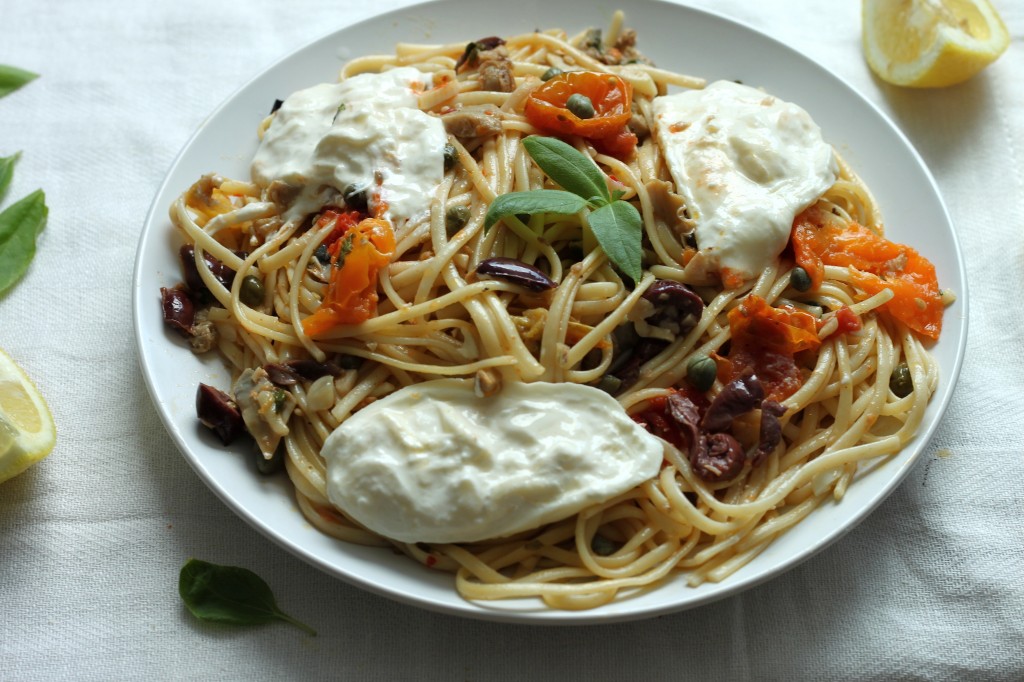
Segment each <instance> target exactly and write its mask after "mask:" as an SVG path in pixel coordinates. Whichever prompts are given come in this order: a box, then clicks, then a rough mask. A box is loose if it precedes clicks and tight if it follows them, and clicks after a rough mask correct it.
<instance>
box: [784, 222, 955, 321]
mask: <svg viewBox="0 0 1024 682" xmlns="http://www.w3.org/2000/svg"><path fill="white" fill-rule="evenodd" d="M793 253H794V255H795V256H796V262H797V264H799V265H800V267H802V268H803V269H804V270H806V271H807V274H809V275H810V276H811V281H812V283H813V285H814V287H818V286H820V285H821V281H822V279H823V277H824V272H825V266H826V265H837V266H841V267H849V268H853V276H852V277H851V280H852V282H853V285H854V286H856V287H857V288H858V289H861V290H862V291H864V292H865V293H867V294H868V295H869V296H872V295H874V294H877V293H878V292H879V291H881V290H882V289H891V290H892V292H893V294H894V295H893V297H892V300H890V301H889V302H888V303H885V304H884V305H882V307H881V310H882V311H884V312H885V313H887V314H889V315H891V316H892V317H894V318H896V319H897V320H899V321H901V322H903V324H905V325H907V326H908V327H910V328H911V329H913V330H914V331H916V332H918V333H919V334H923V335H924V336H927V337H929V338H932V339H937V338H939V332H941V331H942V309H943V306H942V295H941V294H940V293H939V284H938V281H937V279H936V277H935V266H934V265H932V264H931V263H930V262H929V261H928V259H927V258H925V257H924V256H922V255H921V254H919V253H918V252H917V251H915V250H914V249H912V248H911V247H909V246H904V245H903V244H897V243H895V242H891V241H889V240H888V239H885V238H884V237H881V236H879V235H877V234H875V233H874V232H872V231H871V230H869V229H868V228H866V227H863V226H862V225H858V224H857V223H855V222H845V221H839V220H835V219H833V218H832V217H830V215H828V214H826V213H825V212H824V211H822V210H821V209H820V208H817V207H814V206H812V207H811V208H809V209H807V210H806V211H804V212H803V213H801V214H800V215H798V216H797V217H796V220H794V221H793Z"/></svg>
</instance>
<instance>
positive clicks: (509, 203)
mask: <svg viewBox="0 0 1024 682" xmlns="http://www.w3.org/2000/svg"><path fill="white" fill-rule="evenodd" d="M586 207H587V201H586V199H583V198H581V197H578V196H576V195H575V194H572V193H570V192H563V191H562V190H558V189H535V190H533V191H531V192H512V193H510V194H502V195H501V196H500V197H498V198H496V199H495V200H494V202H492V203H491V207H490V208H489V209H487V215H486V216H484V229H485V230H486V229H489V228H490V227H491V226H492V225H494V223H496V222H498V221H499V220H501V219H502V218H504V217H505V216H510V215H519V214H522V213H526V214H528V215H533V214H535V213H556V214H558V215H572V214H573V213H579V212H580V211H582V210H583V209H584V208H586Z"/></svg>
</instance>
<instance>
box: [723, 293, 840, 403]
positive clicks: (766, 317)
mask: <svg viewBox="0 0 1024 682" xmlns="http://www.w3.org/2000/svg"><path fill="white" fill-rule="evenodd" d="M729 330H730V332H731V335H732V341H731V342H730V344H729V355H728V356H727V357H724V358H723V357H717V358H716V359H717V361H718V378H719V380H721V381H722V382H723V383H728V382H730V381H732V380H733V379H737V378H739V377H740V376H742V375H743V374H745V373H746V372H747V371H751V370H752V371H753V372H754V374H756V375H757V378H758V379H760V381H761V384H762V385H763V386H764V389H765V393H766V394H767V397H768V398H769V399H770V400H776V401H782V400H785V399H786V398H788V397H789V396H791V395H793V394H794V393H795V392H796V391H797V389H799V388H800V387H801V386H803V383H804V379H803V373H802V372H801V371H800V368H799V367H798V366H797V364H796V359H795V357H794V356H795V355H796V354H797V353H800V352H801V351H805V350H815V349H817V348H818V347H819V346H820V345H821V340H820V339H819V338H818V325H817V320H815V319H814V316H813V315H811V314H809V313H805V312H803V311H802V310H797V309H796V308H794V307H792V306H788V305H783V306H779V307H777V308H773V307H772V306H770V305H768V302H767V301H765V300H764V299H763V298H761V297H760V296H754V295H753V294H751V295H750V296H747V297H746V298H744V299H743V300H742V301H741V302H740V304H739V305H738V306H736V307H735V308H733V309H732V310H730V311H729Z"/></svg>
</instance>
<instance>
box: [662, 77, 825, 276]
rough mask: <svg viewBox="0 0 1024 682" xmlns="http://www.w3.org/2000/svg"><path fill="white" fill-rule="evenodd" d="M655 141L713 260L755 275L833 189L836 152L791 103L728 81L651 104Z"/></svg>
mask: <svg viewBox="0 0 1024 682" xmlns="http://www.w3.org/2000/svg"><path fill="white" fill-rule="evenodd" d="M653 109H654V118H655V121H654V123H655V131H656V135H657V140H658V145H659V146H660V147H661V151H662V154H664V156H665V160H666V162H667V164H668V168H669V171H670V172H671V174H672V179H673V181H674V182H675V185H676V192H678V193H679V194H680V195H682V197H683V198H684V199H685V201H686V204H687V206H688V208H689V210H690V215H691V217H692V218H693V219H694V221H695V223H696V238H697V247H698V249H699V250H700V252H701V253H702V254H703V255H704V256H705V258H707V259H708V260H709V262H710V263H711V264H712V265H715V266H717V267H718V268H719V269H722V268H728V269H730V270H732V271H733V272H735V273H736V274H738V275H741V276H742V277H743V278H744V279H751V278H753V277H756V276H757V275H758V274H760V273H761V271H762V270H763V269H764V268H765V267H766V266H767V265H768V264H769V263H771V261H772V260H773V259H774V258H776V257H777V256H778V255H779V254H780V253H781V252H782V250H783V249H784V248H785V246H786V243H787V241H788V240H789V234H790V230H791V228H792V225H793V218H795V217H796V215H797V214H798V213H799V212H800V211H802V210H804V209H805V208H807V207H808V206H809V205H811V204H812V203H813V202H814V201H815V200H816V199H817V198H818V197H820V196H821V194H822V193H824V191H825V190H826V189H828V188H829V187H831V186H832V184H833V183H834V182H835V180H836V176H837V173H838V165H837V163H836V159H835V154H834V152H833V150H832V147H831V146H830V145H828V144H827V143H826V142H825V141H824V140H823V139H822V136H821V129H820V128H819V127H818V126H817V124H815V122H814V121H813V120H811V117H810V115H809V114H808V113H807V112H806V111H804V110H803V109H801V108H800V107H798V106H797V105H795V104H791V103H789V102H784V101H782V100H780V99H779V98H777V97H773V96H771V95H768V94H766V93H764V92H762V91H761V90H757V89H755V88H751V87H748V86H746V85H740V84H738V83H733V82H731V81H716V82H714V83H711V84H710V85H709V86H708V87H706V88H705V89H703V90H691V91H687V92H681V93H678V94H674V95H667V96H664V97H656V98H655V99H654V101H653Z"/></svg>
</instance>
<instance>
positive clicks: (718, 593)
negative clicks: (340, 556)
mask: <svg viewBox="0 0 1024 682" xmlns="http://www.w3.org/2000/svg"><path fill="white" fill-rule="evenodd" d="M464 1H465V0H423V1H422V2H414V3H411V4H407V5H404V6H402V7H398V8H395V9H392V10H389V11H387V12H381V13H374V14H371V15H369V16H366V17H363V18H361V19H358V20H354V21H342V22H341V23H339V24H338V25H336V26H334V27H333V28H332V29H331V30H329V31H327V32H325V33H324V34H323V35H321V36H319V37H317V38H314V39H313V40H310V41H307V42H305V43H303V44H301V45H299V46H298V47H296V48H295V49H293V50H291V51H289V52H287V53H286V54H284V55H283V56H281V57H279V58H277V59H275V60H273V61H271V62H269V63H267V64H265V65H263V66H262V67H258V69H257V71H256V72H255V73H254V75H253V76H251V77H250V78H249V79H247V80H245V81H244V82H243V83H242V84H241V85H239V86H238V87H237V88H236V89H234V90H233V91H232V92H231V93H230V94H229V95H228V96H227V97H226V98H224V99H223V100H222V101H221V102H220V103H219V104H218V105H217V106H216V107H215V108H214V109H213V110H212V111H211V112H210V113H209V114H207V115H206V116H205V117H204V118H203V119H202V120H201V121H200V122H199V124H198V125H197V127H196V128H195V130H194V131H193V132H192V134H191V135H189V137H188V139H187V140H186V142H185V143H184V144H183V146H182V147H181V149H180V150H179V151H178V153H177V154H176V155H175V156H174V159H173V160H172V161H171V163H170V165H169V166H168V167H167V170H166V171H165V173H164V176H163V179H162V181H161V182H160V184H159V186H158V187H157V189H156V190H155V192H154V194H153V198H152V200H151V202H150V207H149V210H148V211H147V212H146V216H145V219H144V221H143V224H142V229H141V231H140V234H139V241H138V244H137V247H136V251H135V263H134V267H133V271H132V322H133V331H134V335H135V343H136V350H137V354H138V357H137V359H138V363H139V366H140V369H141V370H142V375H143V378H144V383H145V385H146V389H147V392H148V393H149V397H150V399H151V400H152V402H153V404H154V407H155V408H156V412H157V414H158V415H159V417H160V420H161V422H162V423H163V425H164V428H165V429H166V431H167V432H168V433H169V434H170V435H171V438H172V440H173V441H174V444H175V446H176V447H177V448H178V450H179V451H180V453H181V454H182V456H183V457H184V458H185V460H186V461H187V462H188V463H189V465H190V466H191V467H192V469H193V470H194V471H195V472H196V473H197V474H198V475H199V478H200V479H201V480H202V481H203V483H204V484H205V485H206V486H207V487H208V488H209V489H210V490H211V491H213V492H214V494H215V495H216V496H217V497H218V498H219V499H220V500H221V502H223V503H224V504H225V505H226V506H227V507H228V508H229V509H230V510H231V511H232V512H233V513H234V514H235V515H237V516H239V517H240V518H242V519H243V520H244V521H245V522H246V523H248V524H249V525H250V526H252V527H253V528H254V529H256V530H257V531H259V532H260V533H261V534H262V535H263V536H265V537H267V538H268V539H270V540H272V541H273V542H274V543H275V544H277V545H278V546H280V547H282V548H283V549H285V550H287V551H288V552H290V553H292V554H293V555H295V556H296V557H298V558H299V559H301V560H302V561H304V562H305V563H307V564H310V565H312V566H315V567H316V568H318V569H320V570H321V571H324V572H325V573H327V574H328V575H330V576H332V577H336V578H341V579H342V580H344V581H345V582H347V583H349V584H350V585H353V586H355V587H357V588H359V589H362V590H366V591H368V592H371V593H373V594H377V595H380V596H383V597H386V598H389V599H392V600H394V601H398V602H400V603H404V604H409V605H412V606H416V607H419V608H423V609H427V610H429V611H434V612H438V613H444V614H447V615H455V616H461V617H467V618H472V619H477V620H484V621H492V622H505V623H518V624H529V625H546V626H554V625H588V624H605V623H617V622H626V621H634V620H640V619H647V618H653V617H656V616H660V615H665V614H669V613H677V612H681V611H684V610H689V609H692V608H696V607H699V606H703V605H705V604H709V603H712V602H715V601H719V600H722V599H725V598H728V597H731V596H735V595H736V594H739V593H741V592H744V591H746V590H748V589H751V588H753V587H756V586H758V585H761V584H763V583H765V582H767V581H769V580H772V579H774V578H776V577H778V576H780V575H782V574H783V573H786V572H788V571H790V570H792V569H794V568H796V567H797V566H798V565H800V564H802V563H804V562H806V561H808V560H809V559H811V558H812V557H814V556H816V555H817V554H818V553H820V552H821V551H823V550H825V549H826V548H828V547H829V546H831V545H832V544H833V543H835V542H836V541H838V540H839V539H841V538H842V537H844V536H845V535H846V534H848V533H849V532H851V531H852V530H853V529H855V528H856V527H857V526H859V525H860V524H861V523H862V522H863V521H864V519H865V518H867V516H869V515H870V514H871V513H873V512H874V511H875V510H876V509H877V508H878V506H879V505H881V503H882V502H884V501H885V500H886V499H887V498H888V497H889V496H890V495H891V494H892V493H893V492H894V491H895V490H896V489H897V488H898V487H899V486H900V485H901V484H902V482H903V481H904V479H905V478H906V477H907V475H908V474H909V473H910V471H911V470H912V469H913V468H914V466H915V465H916V464H917V463H918V462H919V460H920V459H921V457H922V456H923V453H924V451H925V449H926V447H927V445H928V443H929V442H930V441H931V439H932V437H933V436H934V434H935V431H936V430H937V428H938V425H939V423H940V422H942V417H943V415H944V414H945V413H946V411H947V410H948V409H949V406H950V403H951V401H952V397H953V394H954V393H955V392H956V385H957V382H958V379H959V376H960V372H961V369H962V366H963V362H964V359H965V356H966V346H967V338H968V328H969V311H970V307H969V304H968V301H969V293H968V280H967V272H966V263H965V258H964V253H963V249H962V247H961V244H960V239H959V235H958V232H957V229H956V226H955V223H954V221H953V219H952V216H951V215H950V213H949V208H948V206H947V205H946V202H945V200H944V198H943V196H942V192H941V191H940V188H939V186H938V183H937V182H936V180H935V177H934V176H933V174H932V172H931V170H930V169H929V167H928V165H927V164H926V163H925V162H924V159H923V158H922V157H921V155H920V153H919V152H918V151H917V149H916V147H915V146H914V145H913V143H912V142H911V140H910V139H909V138H908V137H907V136H906V134H905V133H904V132H903V131H902V130H901V129H900V128H899V126H897V125H896V123H895V122H894V121H893V120H892V119H891V118H890V117H889V116H888V115H887V114H886V113H885V112H884V111H882V110H881V108H880V107H879V106H878V105H876V104H875V103H874V102H873V101H872V100H871V99H869V98H868V97H866V96H865V95H863V94H862V93H861V92H860V91H859V90H858V89H857V88H855V87H854V86H853V85H851V84H850V83H849V82H847V81H846V79H844V78H843V77H841V76H840V75H839V74H837V73H836V72H834V71H833V70H831V69H829V68H828V67H826V66H824V65H823V64H821V63H819V62H817V61H815V60H814V59H812V58H811V57H809V56H807V55H806V54H804V53H803V52H800V51H799V50H797V49H795V48H793V47H791V46H789V45H787V44H785V43H783V42H781V41H780V40H778V39H776V38H774V37H773V36H771V35H769V34H768V33H766V32H765V31H762V30H760V29H758V28H756V27H753V26H751V25H750V24H748V23H746V22H744V21H742V20H740V19H737V18H735V17H732V16H729V15H726V14H723V13H720V12H717V11H715V10H710V9H706V8H703V7H694V6H691V5H686V4H681V3H678V2H670V1H668V0H642V1H643V2H645V3H646V4H651V5H661V6H662V7H666V8H672V9H673V10H674V11H679V12H682V13H687V12H691V13H695V14H698V15H703V16H704V17H705V18H710V19H712V20H714V21H719V22H723V23H725V24H729V25H730V29H731V30H739V31H743V32H750V33H754V34H756V35H757V36H758V37H759V38H760V39H762V40H766V41H770V42H771V43H773V44H774V46H775V47H776V48H778V49H781V50H784V51H786V52H788V53H790V54H791V55H793V56H795V57H797V58H798V59H800V60H801V61H803V62H806V63H807V64H808V65H810V66H811V67H812V68H816V69H818V70H820V71H821V72H822V73H823V74H824V75H825V76H826V77H828V78H831V79H833V80H834V81H836V82H837V83H838V84H839V85H841V86H842V87H843V89H845V90H846V91H848V92H849V93H850V95H851V96H853V97H854V98H856V99H858V100H860V101H861V102H862V103H863V104H865V105H866V106H867V107H869V108H870V109H871V110H872V111H873V113H874V114H875V115H876V116H877V117H878V118H879V119H880V121H881V122H882V123H883V124H884V125H885V126H887V127H888V128H889V129H890V130H891V132H893V133H895V134H896V136H897V137H898V138H899V139H900V141H901V142H902V143H903V144H904V146H905V148H906V150H907V151H909V152H910V155H911V157H912V160H913V161H914V163H915V165H916V166H917V167H919V168H920V170H921V171H922V173H923V175H924V177H925V178H926V179H927V182H928V185H929V189H930V191H931V192H932V193H933V194H934V196H935V198H936V200H937V207H938V208H939V209H940V211H941V213H942V215H943V217H944V218H945V221H946V226H948V228H949V229H948V231H949V236H950V239H951V246H952V250H953V253H954V254H955V256H956V265H957V275H958V276H959V278H960V282H961V283H962V287H961V290H960V291H957V292H956V293H957V305H958V306H959V310H958V312H959V313H960V315H958V316H957V318H956V319H957V321H958V322H959V330H958V332H959V338H958V342H957V344H956V349H955V360H954V363H953V366H952V367H950V368H948V374H947V368H946V367H942V368H941V369H942V374H941V376H940V382H943V383H948V384H949V388H948V390H946V391H945V392H944V393H943V395H942V396H941V397H940V399H939V401H938V402H937V403H936V404H935V418H934V419H932V420H931V422H930V423H927V424H926V425H925V426H924V428H922V429H921V430H920V431H918V433H917V434H915V436H914V439H915V441H918V444H917V445H915V446H911V447H915V448H916V451H915V452H914V453H913V454H912V456H910V457H908V458H907V459H906V460H905V461H904V462H903V463H901V464H900V468H899V469H898V470H896V471H894V472H893V474H892V475H890V477H889V478H888V479H887V480H886V481H885V483H884V484H883V485H882V486H881V487H880V488H879V489H878V490H876V491H875V493H874V494H873V495H872V496H871V497H870V499H869V500H868V502H867V503H866V504H864V505H862V506H860V507H859V508H858V509H857V510H856V512H855V513H853V514H852V515H851V516H850V517H849V519H848V520H847V522H846V523H845V524H843V525H842V526H840V527H837V528H834V529H831V530H829V531H827V532H826V533H825V534H824V535H823V536H822V537H821V538H820V539H818V540H817V542H815V543H813V544H811V545H809V546H808V547H806V548H804V549H803V550H801V551H798V552H796V553H795V554H793V555H791V556H789V557H788V558H787V559H785V560H784V561H782V562H781V563H780V564H779V565H778V566H775V567H773V568H770V569H767V570H762V571H760V572H758V573H755V574H754V575H751V576H742V577H740V578H737V579H733V578H730V579H729V580H728V581H727V582H726V583H720V584H719V585H721V587H720V588H719V589H717V590H715V591H712V592H709V593H707V594H702V595H697V596H696V597H695V598H693V599H689V600H685V601H680V600H671V601H670V600H666V601H664V602H660V603H658V604H655V605H652V606H647V607H643V608H639V609H629V608H628V607H627V608H625V609H623V610H616V611H615V612H613V613H602V612H600V610H598V611H594V610H591V611H557V610H554V609H550V608H548V607H543V606H542V607H541V608H540V609H539V610H536V611H534V610H529V611H519V610H511V609H508V610H506V609H501V608H491V607H489V603H488V602H473V601H469V600H465V599H462V598H461V597H459V599H460V600H461V601H460V602H457V603H454V604H449V603H444V602H438V601H434V600H431V599H426V598H424V597H423V596H419V595H412V594H409V593H407V592H405V591H402V590H398V589H394V588H389V587H384V586H381V585H378V584H375V583H373V582H371V581H368V580H364V579H363V578H362V577H360V576H357V575H354V574H352V573H349V572H347V571H346V570H345V569H344V568H341V567H339V566H337V565H334V564H331V563H330V562H328V561H326V560H324V559H322V558H321V557H319V556H317V555H316V554H314V553H312V552H310V551H309V550H308V549H306V548H304V547H303V546H302V545H300V544H298V543H296V542H295V541H293V540H292V539H291V538H289V537H286V536H283V535H281V534H279V533H277V532H275V531H274V530H273V529H272V528H270V527H269V526H268V525H267V524H266V523H264V522H263V521H261V520H260V518H259V517H258V516H257V515H255V514H253V513H252V511H251V510H250V509H249V508H248V507H246V506H244V505H243V504H241V503H239V502H238V501H237V500H236V499H235V498H233V497H232V496H231V495H230V494H229V493H228V491H227V490H225V489H224V487H223V486H222V485H220V484H218V482H217V480H216V479H215V478H214V477H213V476H212V474H211V472H210V471H209V470H208V469H207V468H206V467H204V466H203V464H202V462H201V461H200V460H199V458H198V457H196V456H195V455H194V454H193V453H192V452H191V451H190V447H189V445H188V444H187V443H186V442H185V440H184V437H183V434H182V431H181V429H180V428H179V426H178V424H177V423H176V422H174V420H172V418H171V414H170V412H169V411H168V410H166V409H162V406H161V399H160V395H159V393H158V387H157V385H156V384H155V377H154V375H153V372H152V370H151V368H150V366H149V362H151V360H149V358H148V354H147V351H146V348H147V342H146V340H145V339H144V329H143V326H142V321H143V318H144V315H145V313H144V312H143V306H145V305H153V301H152V300H150V299H147V297H146V293H147V292H144V291H143V290H142V278H143V275H144V273H143V252H144V249H145V246H146V245H147V243H148V241H149V239H153V238H157V236H156V235H155V234H153V232H154V230H153V229H152V228H153V227H154V225H155V224H156V221H157V216H158V214H159V213H160V212H162V211H166V208H167V207H166V206H163V205H160V204H158V199H159V198H160V197H161V196H162V195H164V194H165V193H166V192H167V190H168V189H169V185H170V182H171V178H172V176H173V174H174V172H175V170H176V169H177V168H178V166H179V165H180V164H181V163H182V161H183V160H184V159H185V158H186V157H187V155H188V153H189V152H190V151H191V149H192V146H193V144H194V143H195V141H196V139H197V138H198V137H199V136H200V135H201V134H202V133H203V131H204V130H205V129H206V128H207V126H209V125H210V123H211V121H213V120H215V119H217V118H218V116H219V115H221V114H222V112H223V111H224V110H225V109H227V108H228V107H229V106H230V105H231V103H232V102H233V101H234V100H235V99H236V98H238V97H239V96H240V94H241V93H243V92H244V91H245V90H247V89H248V88H249V87H250V86H251V85H253V84H254V83H256V82H258V81H260V80H261V79H262V78H264V77H265V76H266V75H267V74H268V73H269V72H271V71H273V70H275V69H277V68H278V67H280V66H281V65H282V64H284V63H286V62H288V61H291V60H292V59H295V58H296V56H297V55H298V54H299V53H301V52H303V51H305V50H310V49H314V48H315V47H316V46H318V45H320V44H321V43H324V42H326V41H329V40H332V39H334V38H335V37H336V36H337V35H338V34H339V33H342V32H344V31H349V30H352V29H353V28H355V27H358V26H360V25H362V24H366V23H370V22H375V21H387V20H389V19H399V18H400V17H402V16H403V15H406V14H408V13H409V12H410V11H422V10H429V8H430V7H432V6H437V5H445V4H458V3H460V2H464ZM639 1H641V0H638V2H639ZM595 9H596V8H595ZM944 326H945V325H944ZM147 360H149V361H147ZM929 407H931V406H929ZM886 464H887V465H888V464H889V463H888V462H887V463H886ZM288 485H289V487H290V486H291V484H290V483H289V484H288ZM296 512H297V510H296ZM297 513H298V512H297ZM812 513H813V512H812ZM337 542H343V541H341V540H338V541H337ZM670 580H671V579H670ZM677 580H678V578H677ZM665 588H666V583H665V582H664V581H660V582H658V583H656V584H655V585H654V586H653V588H649V589H653V590H658V589H665ZM645 591H647V590H645ZM452 593H453V594H455V595H457V592H456V591H455V588H454V584H453V585H452ZM628 601H629V598H628V597H626V598H625V599H623V600H617V601H613V602H612V603H613V604H615V603H618V604H628ZM598 608H599V609H600V608H601V607H598Z"/></svg>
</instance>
